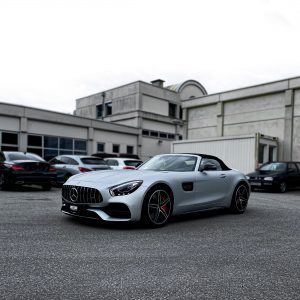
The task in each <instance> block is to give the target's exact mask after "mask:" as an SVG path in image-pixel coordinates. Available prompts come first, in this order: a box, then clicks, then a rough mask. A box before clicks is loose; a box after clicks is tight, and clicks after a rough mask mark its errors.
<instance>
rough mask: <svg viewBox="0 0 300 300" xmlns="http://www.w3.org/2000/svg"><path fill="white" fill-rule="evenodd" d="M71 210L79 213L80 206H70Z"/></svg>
mask: <svg viewBox="0 0 300 300" xmlns="http://www.w3.org/2000/svg"><path fill="white" fill-rule="evenodd" d="M70 210H72V211H77V210H78V206H75V205H70Z"/></svg>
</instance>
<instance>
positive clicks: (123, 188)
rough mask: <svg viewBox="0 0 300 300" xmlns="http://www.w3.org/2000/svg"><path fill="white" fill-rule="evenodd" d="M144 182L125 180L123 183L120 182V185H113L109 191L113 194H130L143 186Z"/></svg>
mask: <svg viewBox="0 0 300 300" xmlns="http://www.w3.org/2000/svg"><path fill="white" fill-rule="evenodd" d="M142 183H143V181H142V180H134V181H129V182H125V183H122V184H118V185H115V186H112V187H111V188H110V189H109V193H110V194H111V195H112V196H124V195H128V194H131V193H133V192H134V191H136V190H137V189H138V188H139V187H140V186H141V184H142Z"/></svg>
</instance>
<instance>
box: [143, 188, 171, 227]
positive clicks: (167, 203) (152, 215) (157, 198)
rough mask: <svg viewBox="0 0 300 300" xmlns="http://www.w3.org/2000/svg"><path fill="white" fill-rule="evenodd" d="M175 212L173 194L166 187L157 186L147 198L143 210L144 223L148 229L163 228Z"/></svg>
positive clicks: (149, 192) (150, 191)
mask: <svg viewBox="0 0 300 300" xmlns="http://www.w3.org/2000/svg"><path fill="white" fill-rule="evenodd" d="M172 211H173V196H172V192H171V191H170V190H169V189H167V188H166V187H164V186H160V185H158V186H155V187H154V188H152V189H150V190H149V191H148V193H147V194H146V196H145V199H144V202H143V208H142V223H144V224H145V225H146V226H148V227H152V228H157V227H162V226H164V225H165V224H167V222H168V221H169V219H170V216H171V214H172Z"/></svg>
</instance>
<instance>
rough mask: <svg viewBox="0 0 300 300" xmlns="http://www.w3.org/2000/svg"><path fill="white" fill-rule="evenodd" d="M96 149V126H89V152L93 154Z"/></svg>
mask: <svg viewBox="0 0 300 300" xmlns="http://www.w3.org/2000/svg"><path fill="white" fill-rule="evenodd" d="M94 152H95V151H94V128H93V127H89V128H88V142H87V154H88V155H91V154H93V153H94Z"/></svg>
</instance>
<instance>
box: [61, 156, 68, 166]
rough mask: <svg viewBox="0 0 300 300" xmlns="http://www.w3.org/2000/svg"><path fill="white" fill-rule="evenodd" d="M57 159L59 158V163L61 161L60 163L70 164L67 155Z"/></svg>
mask: <svg viewBox="0 0 300 300" xmlns="http://www.w3.org/2000/svg"><path fill="white" fill-rule="evenodd" d="M59 160H60V163H61V164H66V165H69V164H70V163H69V158H68V157H65V156H61V157H60V159H59Z"/></svg>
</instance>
